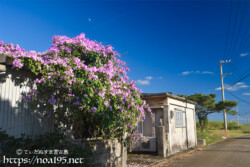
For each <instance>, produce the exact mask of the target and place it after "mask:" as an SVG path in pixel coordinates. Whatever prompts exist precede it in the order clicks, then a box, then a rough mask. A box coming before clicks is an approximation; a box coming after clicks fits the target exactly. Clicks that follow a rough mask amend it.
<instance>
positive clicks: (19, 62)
mask: <svg viewBox="0 0 250 167" xmlns="http://www.w3.org/2000/svg"><path fill="white" fill-rule="evenodd" d="M22 66H23V64H22V63H21V60H20V59H15V60H14V61H13V67H12V68H15V67H17V68H21V67H22Z"/></svg>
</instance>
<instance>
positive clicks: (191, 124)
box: [167, 97, 196, 155]
mask: <svg viewBox="0 0 250 167" xmlns="http://www.w3.org/2000/svg"><path fill="white" fill-rule="evenodd" d="M167 103H168V106H169V107H168V114H169V127H170V128H169V135H168V142H169V149H170V150H169V152H168V155H171V154H174V153H177V152H180V151H182V150H185V149H187V148H190V147H194V146H195V145H196V130H195V129H196V127H195V117H194V108H195V107H194V105H193V104H191V103H187V104H186V102H182V101H179V100H175V99H172V98H169V97H168V101H167ZM176 109H178V110H181V111H183V125H184V126H183V127H176V126H175V125H176V122H175V121H176V115H175V110H176ZM171 111H173V113H174V116H173V118H172V119H171V115H170V113H171ZM186 114H187V115H186ZM185 117H186V118H185ZM186 120H187V129H186V126H185V125H186V122H185V121H186ZM187 142H188V144H187Z"/></svg>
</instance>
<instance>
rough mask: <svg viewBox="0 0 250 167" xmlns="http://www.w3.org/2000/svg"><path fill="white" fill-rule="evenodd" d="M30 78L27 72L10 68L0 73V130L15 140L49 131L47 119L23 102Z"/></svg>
mask: <svg viewBox="0 0 250 167" xmlns="http://www.w3.org/2000/svg"><path fill="white" fill-rule="evenodd" d="M31 78H32V76H31V74H30V73H29V72H27V71H13V70H12V69H11V67H7V70H6V72H1V73H0V128H1V131H6V133H7V134H8V135H10V136H14V137H16V138H17V137H21V134H25V135H29V136H31V137H34V136H36V135H40V134H43V133H45V132H46V131H48V130H49V129H51V127H50V124H49V119H48V118H47V117H45V116H43V114H41V113H39V112H36V111H34V110H32V109H31V105H30V104H28V103H27V102H25V101H24V100H23V94H25V93H27V92H28V91H29V89H30V86H29V84H28V82H29V81H30V80H31Z"/></svg>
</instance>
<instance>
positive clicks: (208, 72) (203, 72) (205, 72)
mask: <svg viewBox="0 0 250 167" xmlns="http://www.w3.org/2000/svg"><path fill="white" fill-rule="evenodd" d="M202 74H214V73H213V72H210V71H202Z"/></svg>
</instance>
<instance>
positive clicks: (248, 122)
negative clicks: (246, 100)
mask: <svg viewBox="0 0 250 167" xmlns="http://www.w3.org/2000/svg"><path fill="white" fill-rule="evenodd" d="M246 114H247V127H248V130H249V122H248V112H246Z"/></svg>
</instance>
